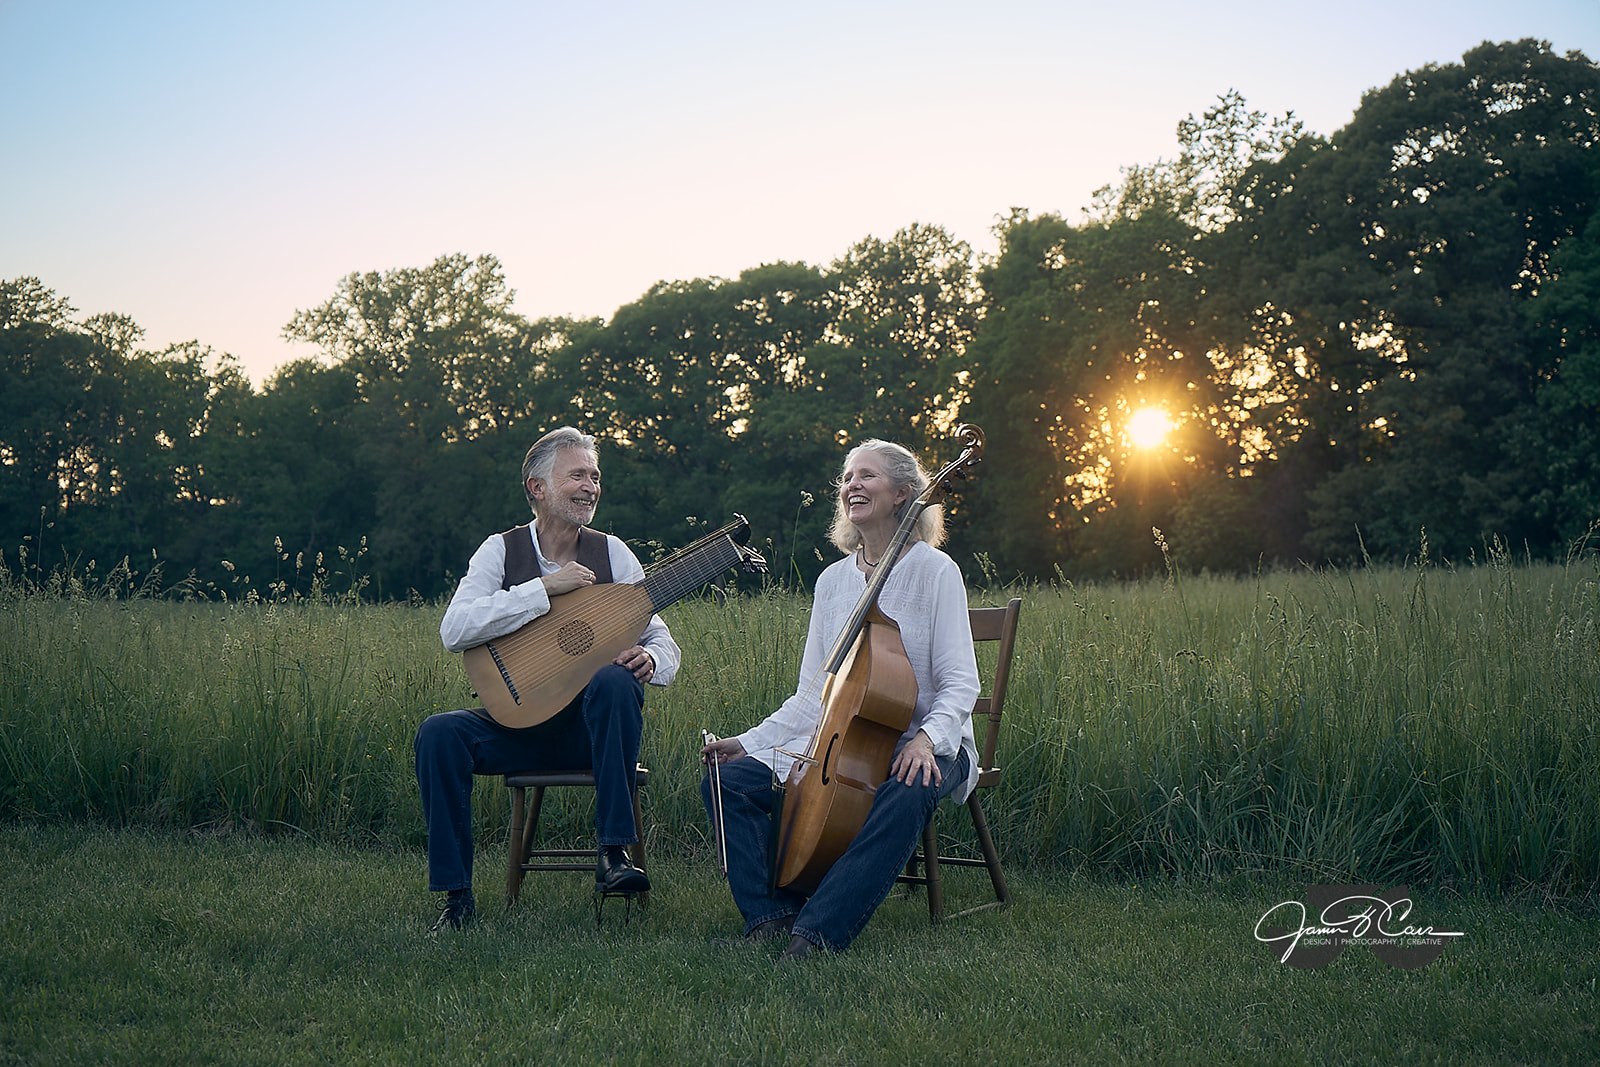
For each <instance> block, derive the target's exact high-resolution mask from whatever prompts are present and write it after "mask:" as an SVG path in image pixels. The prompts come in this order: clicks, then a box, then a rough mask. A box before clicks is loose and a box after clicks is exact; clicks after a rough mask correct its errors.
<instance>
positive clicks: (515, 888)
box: [506, 786, 528, 908]
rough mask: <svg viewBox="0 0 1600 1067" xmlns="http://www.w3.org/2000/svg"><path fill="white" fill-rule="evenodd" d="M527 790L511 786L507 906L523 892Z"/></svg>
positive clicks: (525, 855)
mask: <svg viewBox="0 0 1600 1067" xmlns="http://www.w3.org/2000/svg"><path fill="white" fill-rule="evenodd" d="M527 792H528V791H527V790H526V789H524V788H523V787H522V786H512V788H511V839H510V840H509V841H507V842H506V857H507V858H508V860H509V861H510V862H509V863H507V864H506V907H508V908H509V907H510V906H511V905H513V904H515V903H516V902H517V895H518V894H519V893H521V892H522V865H523V863H524V862H526V860H527V855H528V853H527V849H526V847H524V844H523V839H522V827H523V819H524V816H525V809H526V807H527V802H528V797H527Z"/></svg>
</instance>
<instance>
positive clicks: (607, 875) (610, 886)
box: [594, 845, 650, 893]
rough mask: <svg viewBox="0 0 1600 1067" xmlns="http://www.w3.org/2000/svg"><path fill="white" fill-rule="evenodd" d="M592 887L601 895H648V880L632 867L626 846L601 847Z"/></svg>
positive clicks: (641, 872)
mask: <svg viewBox="0 0 1600 1067" xmlns="http://www.w3.org/2000/svg"><path fill="white" fill-rule="evenodd" d="M594 887H595V889H597V890H599V891H600V892H602V893H648V892H650V879H648V878H646V877H645V875H644V872H643V871H641V870H640V869H639V868H637V867H635V866H634V865H633V859H632V858H631V857H630V856H629V855H628V848H627V846H626V845H601V846H600V856H599V859H598V860H597V861H596V863H595V865H594Z"/></svg>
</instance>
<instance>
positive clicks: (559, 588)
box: [544, 560, 622, 663]
mask: <svg viewBox="0 0 1600 1067" xmlns="http://www.w3.org/2000/svg"><path fill="white" fill-rule="evenodd" d="M593 584H594V571H592V570H590V569H589V568H588V567H585V566H584V565H583V564H581V563H579V562H578V561H577V560H573V561H572V562H571V563H563V564H562V565H561V569H560V570H558V571H556V572H555V573H554V574H547V575H545V576H544V591H545V594H546V595H547V596H553V597H555V596H560V595H561V594H562V593H570V592H572V591H573V590H574V589H582V588H583V587H584V586H586V585H593ZM617 662H618V663H621V662H622V661H621V660H618V661H617Z"/></svg>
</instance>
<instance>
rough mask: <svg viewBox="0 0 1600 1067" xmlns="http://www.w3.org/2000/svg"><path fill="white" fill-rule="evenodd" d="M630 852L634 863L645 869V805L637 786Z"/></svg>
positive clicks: (634, 794) (634, 793)
mask: <svg viewBox="0 0 1600 1067" xmlns="http://www.w3.org/2000/svg"><path fill="white" fill-rule="evenodd" d="M628 852H629V854H631V855H632V857H633V865H634V866H635V867H637V868H639V869H640V870H641V871H642V870H644V869H645V865H644V805H643V804H642V803H641V802H640V800H639V790H638V789H637V788H635V789H634V791H633V845H632V847H630V848H629V849H628Z"/></svg>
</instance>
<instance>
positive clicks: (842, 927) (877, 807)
mask: <svg viewBox="0 0 1600 1067" xmlns="http://www.w3.org/2000/svg"><path fill="white" fill-rule="evenodd" d="M938 763H939V773H940V774H941V775H942V776H943V781H942V783H941V784H940V785H936V786H935V785H928V786H924V785H922V784H920V783H919V784H916V785H902V784H901V783H900V782H899V781H898V780H896V779H894V778H890V779H889V780H888V781H886V782H884V783H883V784H881V785H879V786H878V791H877V793H876V794H875V795H874V796H873V800H872V810H871V811H870V812H868V814H867V821H866V822H865V823H864V824H863V825H862V827H861V832H860V833H859V834H857V835H856V838H855V840H854V841H852V842H851V843H850V847H849V848H848V849H846V850H845V853H844V855H843V856H840V857H839V859H838V861H837V862H835V863H834V865H833V867H832V868H830V869H829V871H828V873H827V874H825V875H824V876H823V878H822V882H821V883H820V884H819V885H818V886H817V891H816V892H815V893H813V894H812V895H811V897H810V899H807V898H806V897H805V896H803V895H802V894H800V893H796V892H794V891H793V890H791V889H781V888H780V889H776V890H772V891H769V890H768V887H767V882H768V873H769V864H768V848H769V847H770V838H771V834H772V807H773V804H774V803H775V801H776V799H777V791H776V790H775V789H774V788H773V783H772V770H771V768H769V767H768V766H767V765H766V764H765V763H762V762H761V761H760V760H758V759H756V758H755V757H753V756H745V757H743V758H741V759H736V760H732V761H730V762H728V763H724V764H723V765H722V768H721V778H722V825H723V831H724V833H725V834H726V836H727V842H728V888H729V890H730V891H732V893H733V901H734V903H735V904H736V905H738V908H739V914H741V915H743V916H744V922H745V932H746V933H749V932H750V931H751V930H753V929H755V928H756V927H757V926H759V925H760V924H762V923H764V922H768V921H770V920H772V919H782V918H785V917H787V916H791V915H792V916H794V932H795V933H796V934H798V935H799V936H801V937H803V938H805V939H806V940H807V941H810V942H811V943H813V944H815V945H820V946H822V947H823V948H826V949H831V950H833V951H835V952H838V951H840V950H842V949H844V948H846V947H848V946H849V944H850V942H852V941H854V940H855V939H856V935H858V934H860V933H861V931H862V929H863V928H864V927H865V926H866V925H867V920H869V919H871V918H872V913H873V912H875V911H877V910H878V905H879V904H882V903H883V901H884V898H885V897H887V896H888V895H889V891H890V890H892V889H893V888H894V880H895V878H897V877H898V876H899V875H900V872H901V871H903V870H905V866H906V861H907V860H909V859H910V858H911V853H912V851H913V850H915V848H916V847H917V841H918V839H919V838H920V837H921V836H922V828H923V827H924V826H926V825H927V823H928V819H929V818H930V817H931V816H932V815H933V809H934V808H935V807H936V806H937V805H938V803H939V801H940V800H942V799H944V798H945V797H946V796H948V795H950V793H952V792H954V791H955V789H956V787H957V786H959V785H960V784H961V783H962V782H964V781H966V778H967V767H968V763H967V754H966V753H965V752H957V753H956V754H955V755H954V756H952V757H949V758H941V759H940V760H939V761H938ZM700 793H701V797H702V799H703V800H704V801H705V803H706V811H707V812H708V813H709V812H710V810H711V780H710V778H709V776H708V777H707V778H705V779H704V780H703V781H702V782H701V783H700Z"/></svg>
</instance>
